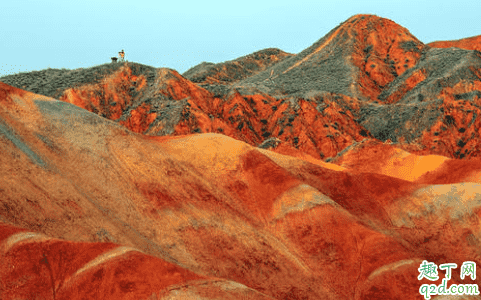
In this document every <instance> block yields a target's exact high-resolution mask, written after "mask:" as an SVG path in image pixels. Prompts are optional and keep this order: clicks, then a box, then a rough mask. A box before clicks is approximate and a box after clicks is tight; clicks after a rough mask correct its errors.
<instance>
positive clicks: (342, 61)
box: [0, 15, 481, 300]
mask: <svg viewBox="0 0 481 300" xmlns="http://www.w3.org/2000/svg"><path fill="white" fill-rule="evenodd" d="M469 41H470V43H468V44H469V45H471V46H472V45H474V44H475V42H473V41H476V39H469ZM456 43H457V44H456V45H459V47H457V48H446V49H443V48H442V47H441V46H442V45H441V46H439V47H435V45H433V44H430V45H424V44H423V43H422V42H421V41H419V40H417V39H416V38H415V37H414V36H412V35H411V34H410V33H409V32H408V31H407V30H406V29H405V28H403V27H401V26H399V25H397V24H396V23H394V22H392V21H390V20H387V19H383V18H379V17H377V16H372V15H357V16H354V17H352V18H350V19H348V20H347V21H345V22H343V23H342V24H340V25H339V26H338V27H336V28H335V29H333V30H332V31H331V32H330V33H329V34H328V35H326V36H325V37H324V38H322V39H320V40H319V41H318V42H316V43H315V44H313V45H312V46H311V47H309V48H308V49H306V50H304V51H302V52H301V53H299V54H297V55H289V54H287V53H284V52H282V51H280V50H277V49H266V50H262V51H259V52H256V53H254V54H252V55H248V56H246V57H243V58H239V59H237V60H234V61H230V62H226V63H223V64H217V65H207V64H201V65H200V66H196V67H194V68H192V69H191V70H189V71H188V72H186V73H184V76H183V75H181V74H179V73H178V72H176V71H175V70H171V69H166V68H160V69H156V68H152V67H148V66H144V65H141V64H137V63H125V64H114V63H112V64H106V65H102V66H97V67H94V68H89V69H79V70H52V69H49V70H44V71H40V72H32V73H24V74H17V75H11V76H7V77H3V78H0V81H1V82H0V153H1V155H0V261H1V262H2V263H1V264H0V298H1V299H18V298H20V299H35V297H37V298H42V299H54V300H55V299H72V298H73V299H77V298H78V299H87V298H100V297H101V298H105V299H422V296H421V295H420V294H419V287H420V286H421V285H422V284H425V283H427V284H432V283H435V284H439V283H441V279H442V278H443V272H442V271H440V279H439V280H438V281H436V282H431V281H428V280H426V279H423V280H418V279H417V276H418V275H419V271H418V268H419V266H420V263H421V262H422V261H423V260H427V261H430V262H434V263H436V264H438V265H439V264H442V263H456V264H457V265H458V268H457V269H455V270H454V271H453V278H452V279H451V281H450V284H452V283H463V284H473V283H475V284H478V285H479V284H480V283H481V271H480V270H481V269H480V268H479V266H480V264H481V252H480V249H481V227H480V217H481V161H480V159H479V158H478V157H477V156H479V153H480V152H479V151H480V148H479V147H480V146H479V145H480V144H481V143H480V142H479V141H480V136H479V132H480V131H481V123H480V120H479V115H480V114H481V112H480V111H479V109H480V108H479V101H480V95H481V60H480V59H481V56H480V54H479V52H478V51H476V50H475V49H476V48H474V47H471V46H469V45H468V46H466V45H467V44H466V43H465V42H456ZM461 46H463V47H461ZM470 47H471V48H470ZM462 48H463V49H462ZM473 49H474V50H473ZM189 78H190V79H191V80H189ZM14 86H16V87H14ZM54 98H56V99H59V100H56V99H54ZM464 261H473V262H476V264H477V266H478V268H477V269H476V279H474V280H471V279H469V278H465V279H461V277H460V273H459V271H460V266H461V264H462V263H463V262H464ZM75 297H77V298H75ZM433 298H434V297H433ZM438 299H444V298H443V297H438ZM448 299H450V298H449V297H448ZM463 299H464V298H463ZM472 299H479V297H478V296H473V297H472Z"/></svg>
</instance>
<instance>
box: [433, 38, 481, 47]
mask: <svg viewBox="0 0 481 300" xmlns="http://www.w3.org/2000/svg"><path fill="white" fill-rule="evenodd" d="M428 46H430V47H433V48H451V47H456V48H461V49H466V50H478V51H481V35H477V36H473V37H469V38H464V39H460V40H455V41H437V42H432V43H429V44H428Z"/></svg>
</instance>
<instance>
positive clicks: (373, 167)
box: [331, 140, 481, 184]
mask: <svg viewBox="0 0 481 300" xmlns="http://www.w3.org/2000/svg"><path fill="white" fill-rule="evenodd" d="M331 163H333V164H335V165H339V166H341V167H344V168H346V169H348V170H349V171H350V172H355V173H362V172H367V173H377V174H383V175H387V176H391V177H396V178H399V179H403V180H407V181H411V182H414V181H417V182H419V183H430V184H447V183H460V182H477V183H479V182H480V179H481V172H480V167H481V161H480V160H479V159H471V160H470V161H462V160H456V159H449V158H447V157H445V156H440V155H416V154H412V153H409V152H407V151H404V150H402V149H400V148H397V147H396V144H392V145H389V144H384V143H380V142H378V141H369V140H365V141H363V142H361V143H359V144H356V145H354V146H353V147H350V148H348V149H346V151H344V152H343V153H342V154H341V155H339V156H338V157H336V158H335V159H334V160H332V161H331Z"/></svg>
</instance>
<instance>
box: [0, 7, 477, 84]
mask: <svg viewBox="0 0 481 300" xmlns="http://www.w3.org/2000/svg"><path fill="white" fill-rule="evenodd" d="M294 3H295V4H294ZM480 8H481V4H480V2H479V0H466V1H422V2H421V1H417V0H414V1H410V0H404V1H398V0H391V1H384V0H370V1H357V0H349V1H348V0H344V1H297V2H293V1H284V0H277V1H252V0H244V1H242V2H232V1H169V2H167V1H147V0H138V1H124V0H117V1H111V0H103V1H93V0H84V1H80V2H79V1H60V0H48V1H36V0H16V1H8V2H6V3H3V4H2V8H1V10H0V28H1V30H0V43H1V44H0V45H1V52H0V53H1V54H2V55H1V60H0V76H3V75H8V74H13V73H18V72H25V71H32V70H41V69H46V68H68V69H76V68H84V67H91V66H94V65H99V64H103V63H106V62H110V58H111V57H113V56H117V53H118V52H119V51H120V50H122V49H124V50H125V53H126V59H127V60H128V61H133V62H138V63H142V64H146V65H151V66H154V67H169V68H173V69H175V70H177V71H179V72H181V73H182V72H184V71H186V70H187V69H189V68H190V67H192V66H194V65H197V64H199V63H201V62H203V61H208V62H214V63H217V62H222V61H226V60H231V59H235V58H237V57H239V56H243V55H246V54H249V53H252V52H254V51H257V50H260V49H263V48H269V47H276V48H280V49H282V50H284V51H286V52H290V53H298V52H300V51H302V50H303V49H305V48H307V47H308V46H310V45H311V44H312V43H314V42H315V41H316V40H318V39H319V38H321V37H322V36H324V35H325V34H327V33H328V32H329V31H330V30H331V29H332V28H334V27H335V26H337V25H338V24H340V23H341V22H343V21H345V20H346V19H348V18H349V17H351V16H352V15H355V14H375V15H378V16H381V17H384V18H388V19H391V20H393V21H394V22H396V23H398V24H400V25H402V26H403V27H406V28H407V29H408V30H409V31H410V32H411V33H412V34H413V35H415V36H416V37H417V38H418V39H420V40H421V41H422V42H424V43H429V42H433V41H437V40H453V39H460V38H465V37H470V36H475V35H480V34H481V24H480V23H479V19H478V16H477V14H478V13H479V10H480Z"/></svg>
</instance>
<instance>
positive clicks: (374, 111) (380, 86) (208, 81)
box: [0, 15, 481, 159]
mask: <svg viewBox="0 0 481 300" xmlns="http://www.w3.org/2000/svg"><path fill="white" fill-rule="evenodd" d="M468 40H470V41H471V43H470V45H475V44H476V39H475V38H471V39H468ZM460 43H461V42H460ZM466 43H467V42H466ZM466 43H464V42H463V43H461V44H462V45H466ZM465 48H466V49H459V48H450V49H440V48H434V47H432V46H429V45H424V44H423V43H422V42H421V41H419V40H417V39H416V38H415V37H414V36H413V35H412V34H411V33H409V31H408V30H407V29H405V28H403V27H402V26H400V25H398V24H396V23H395V22H393V21H391V20H388V19H384V18H380V17H377V16H373V15H356V16H353V17H352V18H350V19H348V20H346V21H345V22H343V23H341V24H340V25H339V26H338V27H336V28H334V29H333V30H332V31H331V32H330V33H328V34H327V35H326V36H325V37H323V38H321V39H320V40H319V41H317V42H316V43H314V44H313V45H312V46H311V47H309V48H307V49H306V50H304V51H302V52H301V53H299V54H296V55H290V54H287V53H285V52H283V51H281V50H278V49H265V50H261V51H258V52H255V53H253V54H250V55H247V56H245V57H241V58H238V59H236V60H233V61H229V62H225V63H221V64H216V65H214V64H212V65H207V64H201V65H199V66H196V67H193V68H192V69H190V70H188V71H187V72H185V73H184V75H185V76H186V77H184V76H182V75H180V74H178V73H177V72H176V71H174V70H170V69H155V68H152V67H148V66H144V65H140V64H136V63H127V64H123V65H122V64H106V65H103V66H98V67H95V68H91V69H79V70H70V71H69V70H53V69H49V70H45V71H40V72H32V73H25V74H18V75H11V76H7V77H4V78H1V79H0V80H1V81H3V82H5V83H8V84H12V85H14V86H17V87H20V88H24V89H26V90H29V91H32V92H35V93H39V94H43V95H46V96H49V97H55V98H58V99H61V100H63V101H67V102H70V103H73V104H75V105H78V106H80V107H82V108H85V109H87V110H89V111H92V112H94V113H96V114H99V115H101V116H103V117H106V118H109V119H111V120H115V121H116V122H118V123H120V124H122V125H124V126H126V127H127V128H128V129H130V130H132V131H134V132H138V133H143V134H147V135H152V136H164V135H183V134H190V133H205V132H214V133H221V134H225V135H227V136H230V137H233V138H235V139H238V140H241V141H244V142H246V143H249V144H251V145H253V146H257V145H259V144H261V143H262V142H264V141H265V140H266V139H269V138H279V139H280V141H281V142H282V143H283V144H286V146H287V147H293V148H296V149H298V150H300V151H301V152H304V153H307V154H308V155H310V156H312V157H314V158H322V159H327V158H329V157H334V156H335V155H336V154H337V153H339V152H340V151H341V150H342V149H344V148H345V147H347V146H349V145H352V144H353V143H354V142H359V141H361V140H362V139H363V138H366V137H367V138H371V137H374V138H376V139H379V140H381V141H392V142H394V143H397V145H398V147H402V148H404V149H406V150H408V151H411V152H413V151H414V152H416V153H418V154H430V153H432V154H437V155H444V156H448V157H451V158H465V157H477V156H479V153H480V148H479V146H478V145H479V144H481V143H478V142H476V141H478V140H479V138H480V137H479V134H478V130H477V128H478V127H479V126H480V124H479V119H478V118H476V116H477V115H478V114H479V112H478V111H477V110H478V108H477V107H478V104H477V102H478V100H479V97H480V95H481V71H480V70H481V56H480V54H479V52H477V51H475V50H469V49H473V47H465ZM467 49H468V50H467ZM189 79H191V80H193V81H194V82H193V81H190V80H189Z"/></svg>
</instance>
